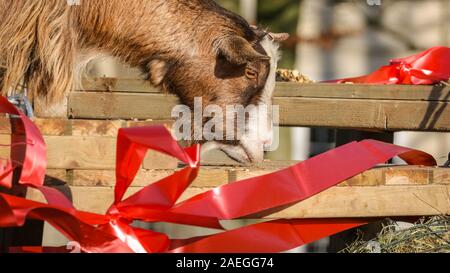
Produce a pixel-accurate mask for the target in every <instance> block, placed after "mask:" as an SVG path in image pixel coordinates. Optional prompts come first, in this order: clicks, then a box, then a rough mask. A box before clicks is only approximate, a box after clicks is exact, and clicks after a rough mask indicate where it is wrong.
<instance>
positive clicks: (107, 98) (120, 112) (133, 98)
mask: <svg viewBox="0 0 450 273" xmlns="http://www.w3.org/2000/svg"><path fill="white" fill-rule="evenodd" d="M176 104H178V99H177V98H176V97H175V96H172V95H155V94H137V93H101V92H72V93H71V94H70V96H69V117H72V118H88V119H92V118H93V119H121V118H123V119H155V120H164V119H166V120H167V119H171V112H172V108H173V107H174V106H175V105H176Z"/></svg>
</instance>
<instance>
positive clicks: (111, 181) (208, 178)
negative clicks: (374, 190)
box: [51, 162, 450, 188]
mask: <svg viewBox="0 0 450 273" xmlns="http://www.w3.org/2000/svg"><path fill="white" fill-rule="evenodd" d="M290 165H291V164H288V163H276V162H266V163H265V164H262V165H260V166H259V167H258V166H256V167H251V168H248V169H247V168H243V167H237V168H236V167H221V168H219V167H202V168H201V170H200V174H199V176H198V178H197V179H196V182H194V184H193V185H192V186H193V187H197V188H198V187H200V188H201V187H219V186H221V185H224V184H227V183H233V182H235V181H241V180H244V179H247V178H252V177H256V176H261V175H266V174H269V173H272V172H275V171H278V170H281V169H283V168H285V167H288V166H290ZM51 171H52V173H56V174H58V175H57V177H59V176H61V175H59V172H58V171H60V170H51ZM70 172H71V175H69V177H70V180H68V181H66V182H67V183H68V184H69V185H71V186H87V187H93V186H98V187H113V186H114V185H115V172H114V171H113V170H95V169H90V170H86V169H76V170H73V171H70ZM172 173H173V170H141V171H140V172H139V173H138V175H137V176H136V179H135V181H134V182H133V186H137V187H139V186H141V187H143V186H146V185H148V184H150V183H153V182H155V181H157V180H159V179H162V178H164V177H167V176H169V175H171V174H172ZM449 177H450V170H449V169H446V168H431V167H417V166H397V167H393V166H392V167H379V168H374V169H372V170H368V171H366V172H364V173H362V174H360V175H357V176H355V177H352V178H350V179H348V180H347V181H344V182H343V183H341V184H340V185H339V186H340V187H348V186H364V187H374V186H420V185H431V184H438V185H439V184H440V185H446V184H450V183H449Z"/></svg>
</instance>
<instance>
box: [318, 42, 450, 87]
mask: <svg viewBox="0 0 450 273" xmlns="http://www.w3.org/2000/svg"><path fill="white" fill-rule="evenodd" d="M449 79H450V48H448V47H443V46H438V47H432V48H430V49H428V50H426V51H424V52H421V53H419V54H416V55H413V56H410V57H407V58H402V59H394V60H391V63H390V65H388V66H383V67H381V68H380V69H378V70H376V71H375V72H373V73H371V74H369V75H367V76H362V77H356V78H347V79H340V80H333V81H327V82H328V83H348V82H351V83H363V84H364V83H366V84H413V85H430V84H437V83H440V82H442V81H445V82H446V81H448V80H449Z"/></svg>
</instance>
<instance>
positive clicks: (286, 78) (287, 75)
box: [277, 69, 314, 83]
mask: <svg viewBox="0 0 450 273" xmlns="http://www.w3.org/2000/svg"><path fill="white" fill-rule="evenodd" d="M277 81H278V82H297V83H314V81H312V80H311V79H310V78H308V77H307V76H305V75H302V74H301V73H300V72H298V71H297V70H289V69H278V70H277Z"/></svg>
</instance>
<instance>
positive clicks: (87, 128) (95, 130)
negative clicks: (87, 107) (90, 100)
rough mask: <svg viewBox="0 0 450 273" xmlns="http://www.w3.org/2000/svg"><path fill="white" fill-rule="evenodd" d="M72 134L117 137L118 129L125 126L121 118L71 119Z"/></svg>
mask: <svg viewBox="0 0 450 273" xmlns="http://www.w3.org/2000/svg"><path fill="white" fill-rule="evenodd" d="M71 123H72V128H71V134H70V135H72V136H85V137H93V136H110V137H117V134H118V133H119V129H120V128H122V127H126V121H123V120H72V121H71Z"/></svg>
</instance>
